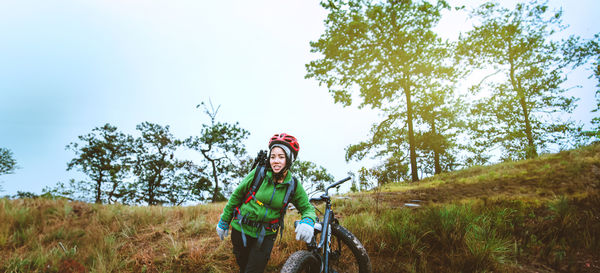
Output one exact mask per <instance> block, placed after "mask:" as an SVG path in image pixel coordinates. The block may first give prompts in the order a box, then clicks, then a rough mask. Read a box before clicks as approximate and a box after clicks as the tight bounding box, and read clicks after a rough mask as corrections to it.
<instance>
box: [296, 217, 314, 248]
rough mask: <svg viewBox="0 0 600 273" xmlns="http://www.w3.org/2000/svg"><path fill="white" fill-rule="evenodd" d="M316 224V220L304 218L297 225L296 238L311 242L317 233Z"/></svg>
mask: <svg viewBox="0 0 600 273" xmlns="http://www.w3.org/2000/svg"><path fill="white" fill-rule="evenodd" d="M314 225H315V222H314V221H313V220H312V219H310V218H304V219H302V221H300V223H299V224H298V226H296V240H302V241H305V242H306V243H310V241H311V240H312V237H313V235H314V234H315V229H314Z"/></svg>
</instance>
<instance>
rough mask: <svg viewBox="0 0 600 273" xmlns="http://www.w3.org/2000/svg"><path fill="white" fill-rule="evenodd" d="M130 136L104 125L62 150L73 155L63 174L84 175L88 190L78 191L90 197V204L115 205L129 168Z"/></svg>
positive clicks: (84, 188)
mask: <svg viewBox="0 0 600 273" xmlns="http://www.w3.org/2000/svg"><path fill="white" fill-rule="evenodd" d="M131 139H132V138H131V136H127V135H125V134H123V133H121V132H118V131H117V127H115V126H112V125H110V124H108V123H107V124H105V125H104V126H102V127H96V128H94V129H93V130H92V132H91V133H89V134H87V135H83V136H79V141H80V142H71V143H70V144H69V145H67V146H66V149H68V150H72V151H73V152H75V156H76V157H75V158H73V159H72V160H71V161H70V162H69V163H68V164H67V171H69V170H72V169H77V170H79V171H81V172H83V173H85V174H86V175H87V176H88V177H89V178H90V179H91V181H81V183H87V184H91V187H86V186H80V187H78V189H79V190H84V191H86V192H85V193H86V194H90V195H93V196H94V202H96V203H103V202H108V203H111V202H115V201H116V199H117V198H119V191H120V190H121V189H122V188H123V187H124V182H123V180H124V178H125V177H126V176H127V173H128V171H129V168H130V154H131V149H130V147H129V146H128V143H129V142H130V141H131Z"/></svg>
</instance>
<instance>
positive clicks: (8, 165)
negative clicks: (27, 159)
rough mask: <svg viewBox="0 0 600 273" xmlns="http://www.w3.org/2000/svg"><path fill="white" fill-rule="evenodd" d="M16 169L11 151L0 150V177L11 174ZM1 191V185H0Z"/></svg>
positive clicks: (15, 162) (0, 189)
mask: <svg viewBox="0 0 600 273" xmlns="http://www.w3.org/2000/svg"><path fill="white" fill-rule="evenodd" d="M16 168H17V161H16V160H15V158H14V157H13V153H12V151H11V150H9V149H7V148H0V175H4V174H11V173H13V172H14V171H15V169H16ZM0 191H2V185H0Z"/></svg>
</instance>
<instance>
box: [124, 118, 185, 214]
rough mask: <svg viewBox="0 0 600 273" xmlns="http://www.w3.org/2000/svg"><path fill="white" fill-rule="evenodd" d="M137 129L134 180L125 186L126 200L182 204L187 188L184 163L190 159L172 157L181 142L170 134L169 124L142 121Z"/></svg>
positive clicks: (155, 203) (158, 203)
mask: <svg viewBox="0 0 600 273" xmlns="http://www.w3.org/2000/svg"><path fill="white" fill-rule="evenodd" d="M136 129H137V130H138V131H140V133H141V136H140V137H139V138H137V139H136V140H135V142H134V147H133V151H134V153H135V163H134V165H133V169H132V170H133V174H134V175H135V176H136V181H135V183H133V184H131V187H130V188H129V189H128V190H127V192H128V194H127V195H126V200H133V201H134V202H136V203H139V202H144V203H146V204H148V205H161V204H172V205H178V204H181V203H182V202H183V201H185V198H186V196H187V195H186V194H185V193H187V192H188V191H190V188H189V187H188V186H187V185H186V179H184V178H185V172H184V167H185V166H186V164H189V163H188V162H186V161H181V160H178V159H177V158H176V157H175V152H176V151H177V148H178V147H180V146H181V144H182V142H181V141H180V140H178V139H176V138H175V137H173V135H172V134H171V132H170V131H169V126H168V125H167V126H161V125H158V124H154V123H150V122H143V123H141V124H139V125H138V126H137V127H136Z"/></svg>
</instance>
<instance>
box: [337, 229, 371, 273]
mask: <svg viewBox="0 0 600 273" xmlns="http://www.w3.org/2000/svg"><path fill="white" fill-rule="evenodd" d="M331 234H332V236H331V244H330V250H331V251H330V253H331V254H330V257H329V268H330V271H331V272H338V273H346V272H347V273H356V272H359V273H371V271H372V269H371V260H370V259H369V254H367V250H366V249H365V247H364V246H363V245H362V243H361V242H360V241H359V240H358V238H356V236H354V234H352V233H351V232H350V231H348V230H347V229H346V228H344V227H342V226H340V225H331Z"/></svg>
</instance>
